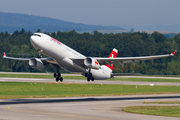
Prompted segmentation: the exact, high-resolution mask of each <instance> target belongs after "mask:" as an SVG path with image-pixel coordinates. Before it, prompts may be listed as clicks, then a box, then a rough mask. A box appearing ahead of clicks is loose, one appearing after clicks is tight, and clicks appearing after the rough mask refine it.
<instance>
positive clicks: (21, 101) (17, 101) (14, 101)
mask: <svg viewBox="0 0 180 120" xmlns="http://www.w3.org/2000/svg"><path fill="white" fill-rule="evenodd" d="M172 98H180V96H153V97H124V98H119V97H118V98H77V99H53V98H48V99H11V100H4V101H2V102H0V105H6V104H31V103H61V102H87V101H88V102H89V101H116V100H140V99H146V100H147V99H172Z"/></svg>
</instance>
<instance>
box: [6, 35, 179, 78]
mask: <svg viewBox="0 0 180 120" xmlns="http://www.w3.org/2000/svg"><path fill="white" fill-rule="evenodd" d="M30 41H31V44H32V45H33V47H34V48H35V49H36V50H37V51H38V53H39V55H38V56H37V57H34V58H14V57H7V56H6V54H5V53H4V55H3V58H7V59H13V60H20V61H28V62H29V65H30V66H31V67H32V68H34V69H38V70H43V69H44V66H45V65H48V64H52V65H54V67H55V68H56V70H57V73H54V77H55V78H56V81H57V82H58V81H59V80H60V81H61V82H62V81H63V78H62V77H61V74H60V73H59V70H60V68H63V69H65V70H67V71H70V72H78V73H81V74H82V75H84V76H85V77H87V81H90V80H91V81H94V80H103V79H109V78H113V77H114V76H122V75H126V74H115V73H112V70H113V67H114V64H115V63H119V64H121V65H123V64H124V63H129V62H132V63H133V64H135V62H139V61H142V60H150V59H157V58H163V57H169V56H173V55H174V54H175V53H176V51H174V52H172V53H171V54H166V55H156V56H142V57H118V58H116V56H117V53H118V50H116V49H115V48H114V49H113V50H112V52H111V53H110V55H109V57H107V58H99V57H86V56H84V55H82V54H80V53H79V52H77V51H75V50H73V49H72V48H70V47H68V46H66V45H65V44H63V43H61V42H59V41H57V40H56V39H54V38H52V37H50V36H48V35H46V34H43V33H34V34H33V35H32V36H31V37H30ZM41 53H43V54H45V55H46V56H48V57H47V58H42V57H41Z"/></svg>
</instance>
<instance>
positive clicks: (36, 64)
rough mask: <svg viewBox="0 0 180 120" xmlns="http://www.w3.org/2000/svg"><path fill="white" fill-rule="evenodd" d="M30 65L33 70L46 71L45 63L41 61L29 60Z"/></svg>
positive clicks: (36, 59)
mask: <svg viewBox="0 0 180 120" xmlns="http://www.w3.org/2000/svg"><path fill="white" fill-rule="evenodd" d="M29 65H30V66H31V67H32V68H34V69H37V70H43V69H44V64H43V62H42V61H41V60H40V59H38V58H31V59H30V60H29Z"/></svg>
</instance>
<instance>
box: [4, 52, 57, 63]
mask: <svg viewBox="0 0 180 120" xmlns="http://www.w3.org/2000/svg"><path fill="white" fill-rule="evenodd" d="M3 58H6V59H11V60H19V61H29V60H30V59H32V58H15V57H7V56H6V54H5V53H4V54H3ZM38 59H40V60H41V61H42V62H43V63H45V64H48V63H52V64H57V62H56V61H54V60H53V59H51V58H50V57H46V58H38Z"/></svg>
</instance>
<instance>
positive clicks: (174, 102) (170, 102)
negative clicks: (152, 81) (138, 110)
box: [145, 101, 180, 104]
mask: <svg viewBox="0 0 180 120" xmlns="http://www.w3.org/2000/svg"><path fill="white" fill-rule="evenodd" d="M145 104H180V101H168V102H145Z"/></svg>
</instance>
